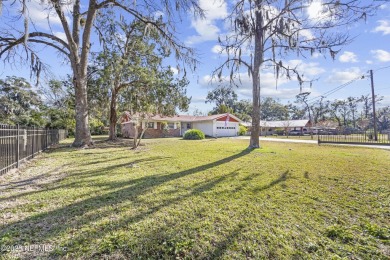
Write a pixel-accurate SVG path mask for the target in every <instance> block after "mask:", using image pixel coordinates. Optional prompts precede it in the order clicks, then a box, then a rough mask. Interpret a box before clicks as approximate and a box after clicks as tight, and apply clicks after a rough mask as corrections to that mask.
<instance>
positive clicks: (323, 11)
mask: <svg viewBox="0 0 390 260" xmlns="http://www.w3.org/2000/svg"><path fill="white" fill-rule="evenodd" d="M307 14H308V17H309V19H310V20H312V21H314V22H317V23H325V22H328V21H330V20H331V19H332V11H330V10H329V9H328V8H327V7H326V6H325V5H324V4H323V3H322V0H314V1H313V2H311V4H310V5H309V7H308V8H307Z"/></svg>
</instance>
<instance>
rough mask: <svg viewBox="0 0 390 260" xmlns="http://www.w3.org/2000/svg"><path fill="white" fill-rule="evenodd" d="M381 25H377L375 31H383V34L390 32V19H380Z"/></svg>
mask: <svg viewBox="0 0 390 260" xmlns="http://www.w3.org/2000/svg"><path fill="white" fill-rule="evenodd" d="M378 23H379V25H378V26H377V27H375V29H374V30H373V32H382V33H383V35H387V34H390V21H388V20H379V21H378Z"/></svg>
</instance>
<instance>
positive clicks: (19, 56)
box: [0, 0, 203, 146]
mask: <svg viewBox="0 0 390 260" xmlns="http://www.w3.org/2000/svg"><path fill="white" fill-rule="evenodd" d="M28 2H29V1H26V0H15V1H12V2H11V3H10V4H9V5H10V6H7V7H10V8H13V9H19V10H18V11H19V12H16V13H17V15H16V17H4V13H5V12H3V18H4V19H2V20H3V21H2V23H1V25H0V32H1V33H0V58H1V59H3V60H4V61H5V62H7V63H12V62H18V61H20V62H22V63H26V61H29V62H30V68H31V71H32V72H33V73H35V74H36V76H37V78H38V79H39V75H40V73H41V71H42V70H44V69H45V68H46V67H45V65H44V63H43V60H42V58H41V57H40V54H41V53H39V48H38V47H39V45H43V46H48V47H52V48H54V49H55V50H57V51H58V52H59V53H60V54H61V55H62V56H63V57H65V58H66V60H67V61H68V62H69V63H70V65H71V69H72V72H73V84H74V89H75V96H76V108H75V110H76V132H75V141H74V143H73V145H74V146H84V145H90V144H92V139H91V134H90V131H89V125H88V102H87V64H88V57H89V53H90V49H91V42H90V39H91V35H92V33H93V27H94V22H95V18H96V16H97V15H99V11H100V10H101V9H106V8H116V10H117V12H118V13H117V14H118V15H117V18H118V19H121V17H123V15H126V16H131V17H132V18H133V19H135V20H138V21H140V22H142V23H145V24H147V26H149V27H154V28H155V29H156V30H157V31H158V32H159V33H160V35H161V37H162V38H163V39H164V40H165V45H166V46H167V47H170V48H172V49H173V50H174V53H175V55H176V58H178V59H180V60H183V61H184V62H186V63H192V64H193V63H195V62H196V61H195V60H194V59H193V58H192V57H193V50H192V49H190V48H187V47H185V46H184V45H182V44H181V42H180V40H179V39H178V38H177V37H176V36H175V34H174V33H175V23H176V22H177V21H175V17H177V15H178V14H179V13H180V12H183V11H184V12H186V11H189V10H191V11H193V12H194V14H195V15H200V16H202V15H203V13H202V10H201V8H200V7H199V5H198V3H197V1H196V0H162V1H158V2H156V1H153V0H140V1H131V3H129V2H128V1H125V0H100V1H99V0H89V1H86V2H83V4H81V0H74V1H62V0H42V1H41V2H40V3H41V5H43V6H44V7H46V8H47V10H48V11H49V12H53V11H54V13H55V14H56V15H57V17H58V19H59V20H60V24H61V28H62V30H63V33H64V34H65V36H66V40H63V39H61V38H60V37H58V36H57V35H58V34H55V33H54V32H53V30H52V24H51V23H50V22H51V20H50V16H49V15H48V23H49V27H50V28H49V29H48V30H43V31H40V30H38V29H39V27H38V26H35V24H34V21H33V20H31V19H30V17H29V12H28ZM2 5H5V4H4V3H3V1H0V6H2ZM7 13H9V12H7ZM20 13H21V14H22V15H20ZM158 13H164V19H165V23H158V22H157V21H158V20H159V19H160V18H161V15H160V16H158V15H156V14H158ZM119 14H120V15H119ZM157 16H158V17H157ZM6 18H9V19H6ZM178 19H179V18H178ZM19 20H24V23H19V22H18V21H19ZM15 21H16V22H15ZM17 24H24V26H23V25H21V26H22V27H21V28H15V25H17ZM30 24H32V26H30Z"/></svg>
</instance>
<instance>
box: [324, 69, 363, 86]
mask: <svg viewBox="0 0 390 260" xmlns="http://www.w3.org/2000/svg"><path fill="white" fill-rule="evenodd" d="M363 74H364V73H363V72H362V71H361V70H360V68H358V67H352V68H349V69H347V70H344V71H340V70H336V69H334V70H333V71H332V75H330V76H329V77H328V78H327V80H326V82H328V83H332V84H344V83H347V82H348V81H351V80H353V79H356V78H359V77H361V76H362V75H363Z"/></svg>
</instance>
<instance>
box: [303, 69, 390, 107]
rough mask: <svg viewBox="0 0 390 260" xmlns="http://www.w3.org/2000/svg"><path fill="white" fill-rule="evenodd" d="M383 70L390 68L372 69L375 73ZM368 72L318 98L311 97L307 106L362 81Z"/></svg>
mask: <svg viewBox="0 0 390 260" xmlns="http://www.w3.org/2000/svg"><path fill="white" fill-rule="evenodd" d="M384 69H390V66H385V67H380V68H377V69H374V70H373V71H375V72H377V71H380V70H384ZM369 72H370V70H368V71H367V74H364V75H361V76H359V77H356V78H354V79H352V80H350V81H348V82H346V83H343V84H341V85H340V86H337V87H335V88H334V89H331V90H329V91H327V92H325V93H323V94H322V95H320V96H317V97H313V98H311V99H309V100H308V103H309V104H313V103H314V102H316V101H317V99H320V98H326V97H328V96H330V95H332V94H334V93H336V92H337V91H339V90H341V89H343V88H345V87H347V86H349V85H351V84H352V83H353V82H355V81H357V80H359V79H364V78H365V77H366V76H369V75H368V73H369ZM382 89H388V88H382ZM378 90H380V89H378Z"/></svg>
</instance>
